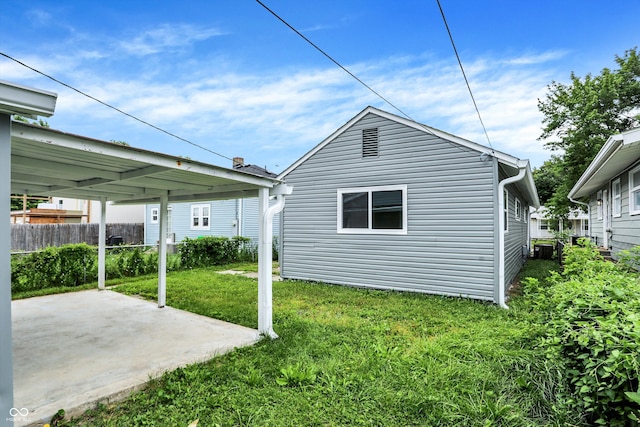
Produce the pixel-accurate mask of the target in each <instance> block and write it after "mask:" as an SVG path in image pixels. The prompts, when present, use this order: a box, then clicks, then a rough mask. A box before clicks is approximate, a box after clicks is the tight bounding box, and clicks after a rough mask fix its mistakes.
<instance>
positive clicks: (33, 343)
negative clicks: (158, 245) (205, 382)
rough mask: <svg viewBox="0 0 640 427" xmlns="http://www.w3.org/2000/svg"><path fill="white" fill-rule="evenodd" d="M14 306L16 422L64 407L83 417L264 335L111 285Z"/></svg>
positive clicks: (37, 420) (38, 421) (41, 419)
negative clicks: (99, 406) (176, 371)
mask: <svg viewBox="0 0 640 427" xmlns="http://www.w3.org/2000/svg"><path fill="white" fill-rule="evenodd" d="M11 309H12V324H13V363H14V373H13V378H14V406H15V408H17V409H20V411H21V413H19V414H18V415H17V416H16V417H15V421H14V422H15V425H16V426H24V425H42V424H44V423H46V422H49V420H50V419H51V417H52V416H53V415H54V414H55V413H56V412H57V411H58V410H59V409H64V410H65V411H66V413H67V416H70V415H78V414H79V413H82V412H83V411H84V410H86V409H88V408H91V407H93V406H94V405H95V404H96V403H97V402H108V401H113V400H117V399H121V398H124V397H126V396H127V395H128V394H129V393H131V392H132V391H134V390H136V389H138V388H140V387H141V386H142V385H144V384H145V383H146V382H148V381H149V379H150V377H157V376H159V375H161V374H162V373H163V372H165V371H170V370H173V369H176V368H178V367H181V366H185V365H188V364H191V363H195V362H201V361H204V360H208V359H210V358H212V357H214V356H216V355H220V354H223V353H225V352H228V351H230V350H231V349H233V348H236V347H242V346H247V345H252V344H254V343H255V342H256V341H257V340H258V332H257V331H256V330H254V329H250V328H245V327H243V326H238V325H234V324H231V323H227V322H223V321H220V320H216V319H211V318H208V317H204V316H199V315H196V314H192V313H188V312H186V311H182V310H176V309H173V308H170V307H165V308H161V309H159V308H157V305H156V304H155V303H153V302H149V301H143V300H141V299H138V298H134V297H129V296H126V295H122V294H119V293H117V292H114V291H109V290H106V291H98V290H90V291H82V292H73V293H68V294H59V295H51V296H45V297H37V298H29V299H24V300H18V301H13V302H12V303H11ZM27 411H28V413H27Z"/></svg>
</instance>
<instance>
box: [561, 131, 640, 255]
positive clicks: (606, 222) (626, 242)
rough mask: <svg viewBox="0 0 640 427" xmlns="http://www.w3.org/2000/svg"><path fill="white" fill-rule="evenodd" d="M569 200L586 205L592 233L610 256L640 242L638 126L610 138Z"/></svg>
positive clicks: (579, 180)
mask: <svg viewBox="0 0 640 427" xmlns="http://www.w3.org/2000/svg"><path fill="white" fill-rule="evenodd" d="M569 199H571V200H572V201H574V202H577V203H580V204H583V205H587V211H588V212H589V216H590V218H589V221H590V223H591V236H592V238H593V240H594V241H595V243H596V244H597V245H598V246H600V247H602V248H605V249H610V250H611V255H612V257H613V258H616V254H617V252H619V251H621V250H625V249H630V248H632V247H634V246H637V245H640V128H637V129H632V130H629V131H627V132H623V133H621V134H618V135H614V136H612V137H610V138H609V139H608V140H607V142H606V143H605V144H604V145H603V146H602V148H601V149H600V151H599V152H598V154H597V155H596V156H595V158H594V159H593V161H592V162H591V164H589V166H588V167H587V169H586V170H585V172H584V173H583V174H582V176H581V177H580V179H578V182H577V183H576V185H575V186H574V187H573V188H572V189H571V191H570V192H569ZM580 200H587V203H584V202H580Z"/></svg>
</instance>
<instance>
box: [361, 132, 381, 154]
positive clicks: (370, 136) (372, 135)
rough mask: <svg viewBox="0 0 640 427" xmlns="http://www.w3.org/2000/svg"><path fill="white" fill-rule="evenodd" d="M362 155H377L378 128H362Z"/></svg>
mask: <svg viewBox="0 0 640 427" xmlns="http://www.w3.org/2000/svg"><path fill="white" fill-rule="evenodd" d="M362 157H378V128H372V129H362Z"/></svg>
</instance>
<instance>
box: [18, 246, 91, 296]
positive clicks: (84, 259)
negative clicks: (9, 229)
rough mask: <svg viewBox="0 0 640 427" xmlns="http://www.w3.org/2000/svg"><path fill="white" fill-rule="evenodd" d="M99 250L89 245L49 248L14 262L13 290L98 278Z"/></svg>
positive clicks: (80, 282) (81, 282) (69, 284)
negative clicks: (97, 252) (97, 254)
mask: <svg viewBox="0 0 640 427" xmlns="http://www.w3.org/2000/svg"><path fill="white" fill-rule="evenodd" d="M96 265H97V256H96V253H95V249H94V248H92V247H91V246H89V245H87V244H84V243H82V244H77V245H65V246H61V247H49V248H47V249H44V250H42V251H39V252H34V253H31V254H29V255H26V256H23V257H21V258H18V259H16V260H12V263H11V290H12V291H29V290H35V289H43V288H48V287H54V286H78V285H81V284H83V283H87V282H91V281H94V280H96V277H97V274H96V271H95V266H96Z"/></svg>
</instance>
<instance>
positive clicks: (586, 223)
mask: <svg viewBox="0 0 640 427" xmlns="http://www.w3.org/2000/svg"><path fill="white" fill-rule="evenodd" d="M582 230H583V231H589V220H588V219H583V220H582Z"/></svg>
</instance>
